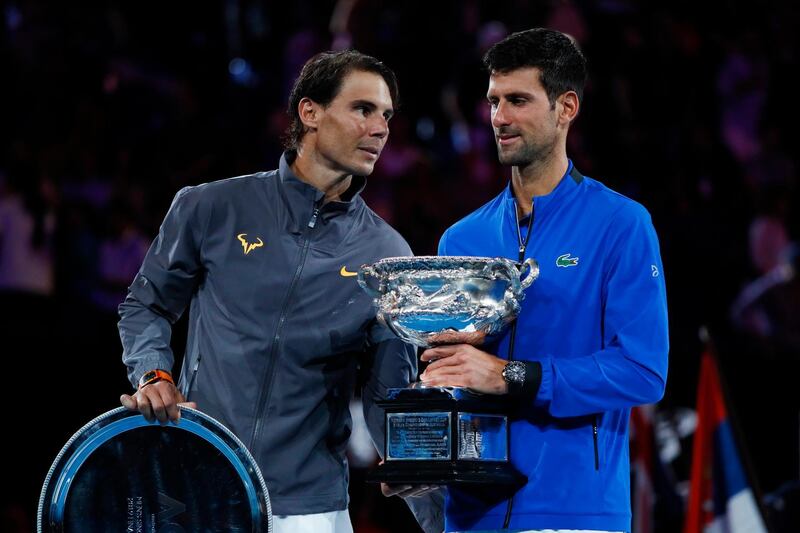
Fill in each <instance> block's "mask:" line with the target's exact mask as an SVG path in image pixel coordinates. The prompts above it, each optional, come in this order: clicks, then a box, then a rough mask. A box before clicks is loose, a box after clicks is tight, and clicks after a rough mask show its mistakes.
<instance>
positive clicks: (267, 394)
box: [248, 204, 320, 454]
mask: <svg viewBox="0 0 800 533" xmlns="http://www.w3.org/2000/svg"><path fill="white" fill-rule="evenodd" d="M319 211H320V206H319V205H317V204H314V211H313V212H312V214H311V219H310V220H309V221H308V225H307V227H308V230H307V231H306V236H305V241H304V242H303V251H302V252H301V254H300V262H299V264H298V265H297V269H296V270H295V272H294V277H293V278H292V282H291V283H290V284H289V290H287V291H286V296H285V297H284V299H283V305H282V306H281V314H280V317H279V318H278V325H277V326H276V328H275V336H274V337H273V339H272V348H271V349H270V352H269V364H268V365H267V371H266V373H265V374H264V379H263V380H262V381H261V383H262V385H261V391H260V392H259V395H258V409H257V410H256V420H255V425H254V426H253V435H252V437H251V439H250V445H249V446H248V448H249V449H250V452H251V453H253V454H255V453H257V452H256V449H255V443H256V442H258V438H259V437H260V435H261V427H262V426H263V418H264V411H265V410H266V408H267V406H268V405H269V402H270V400H271V398H272V382H273V380H274V379H275V366H276V363H277V361H276V353H277V351H278V345H279V344H280V340H281V329H283V324H284V323H285V322H286V313H287V308H288V307H289V302H290V301H291V296H292V293H293V292H294V287H295V285H297V280H298V279H300V274H302V273H303V267H304V266H305V263H306V257H307V256H308V248H309V245H310V244H311V230H312V229H314V226H316V224H317V217H318V216H319ZM265 383H266V384H267V386H266V387H265V386H264V384H265Z"/></svg>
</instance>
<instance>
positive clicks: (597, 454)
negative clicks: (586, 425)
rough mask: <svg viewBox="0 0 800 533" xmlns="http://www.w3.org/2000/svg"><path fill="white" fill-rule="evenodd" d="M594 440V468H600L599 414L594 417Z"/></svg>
mask: <svg viewBox="0 0 800 533" xmlns="http://www.w3.org/2000/svg"><path fill="white" fill-rule="evenodd" d="M592 440H594V469H595V470H600V452H599V450H598V449H597V415H594V418H593V419H592Z"/></svg>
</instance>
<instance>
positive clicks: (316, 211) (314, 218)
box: [308, 207, 319, 229]
mask: <svg viewBox="0 0 800 533" xmlns="http://www.w3.org/2000/svg"><path fill="white" fill-rule="evenodd" d="M318 216H319V207H315V208H314V212H313V213H311V220H309V221H308V227H309V228H312V229H313V228H314V226H316V225H317V217H318Z"/></svg>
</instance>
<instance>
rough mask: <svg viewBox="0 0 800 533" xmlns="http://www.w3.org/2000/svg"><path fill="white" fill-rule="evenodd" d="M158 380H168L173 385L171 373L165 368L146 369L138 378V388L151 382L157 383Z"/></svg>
mask: <svg viewBox="0 0 800 533" xmlns="http://www.w3.org/2000/svg"><path fill="white" fill-rule="evenodd" d="M159 381H169V382H170V383H172V384H173V385H174V384H175V381H174V380H173V379H172V375H171V374H170V373H169V372H167V371H166V370H160V369H156V370H148V371H147V372H145V373H144V374H142V377H141V379H139V390H142V388H144V387H145V386H147V385H150V384H151V383H158V382H159Z"/></svg>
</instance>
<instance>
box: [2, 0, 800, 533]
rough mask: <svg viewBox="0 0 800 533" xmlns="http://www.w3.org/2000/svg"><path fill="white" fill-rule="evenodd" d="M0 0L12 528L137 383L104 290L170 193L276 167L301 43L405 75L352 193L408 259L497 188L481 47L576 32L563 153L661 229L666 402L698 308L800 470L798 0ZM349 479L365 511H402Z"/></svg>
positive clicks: (6, 493)
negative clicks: (581, 86) (125, 362)
mask: <svg viewBox="0 0 800 533" xmlns="http://www.w3.org/2000/svg"><path fill="white" fill-rule="evenodd" d="M0 6H2V13H0V15H2V25H0V64H1V65H2V72H5V74H4V75H3V76H2V78H3V83H2V84H0V97H2V98H1V99H0V117H2V128H0V306H1V307H0V310H2V316H3V319H2V322H1V324H2V326H0V327H2V330H1V331H2V340H3V344H2V347H0V353H2V358H3V364H4V370H5V372H6V390H7V391H19V392H13V393H11V394H7V396H6V397H7V403H6V412H7V413H9V415H10V416H8V417H5V420H4V424H6V427H5V428H4V431H3V433H4V435H5V439H7V440H8V441H10V442H11V450H12V452H8V451H6V452H5V453H6V454H8V453H13V454H14V456H13V457H11V458H7V461H8V462H11V463H12V465H11V466H10V467H9V473H8V475H7V476H4V480H3V494H2V501H0V529H2V530H3V531H26V530H29V529H31V528H32V527H33V524H34V522H35V512H34V511H35V505H36V501H37V499H38V490H39V489H40V487H41V484H42V481H43V479H44V476H45V474H46V473H47V468H48V467H49V465H50V463H51V462H52V460H53V458H54V457H55V455H56V453H57V452H58V451H59V449H60V448H61V446H62V445H63V444H64V443H65V442H66V440H67V439H68V438H69V436H70V435H71V434H72V433H73V432H74V431H76V430H77V429H78V428H79V427H80V426H81V425H83V424H84V423H85V422H86V421H88V420H90V419H91V418H93V417H94V416H96V415H98V414H100V413H101V412H103V411H104V410H107V409H110V408H113V407H116V406H117V405H118V404H117V398H118V397H119V394H120V393H122V392H126V391H127V390H129V387H130V385H129V384H128V383H127V381H126V379H125V370H124V367H123V366H122V364H121V362H120V354H121V347H120V345H119V340H118V337H117V331H116V327H115V322H116V320H117V316H116V307H117V305H118V304H119V302H121V300H122V299H123V298H124V295H125V292H126V287H127V285H128V284H129V283H130V282H131V281H132V279H133V277H134V275H135V273H136V271H137V269H138V267H139V265H140V263H141V260H142V258H143V256H144V254H145V252H146V250H147V247H148V246H149V244H150V241H151V239H152V238H153V237H154V236H155V234H156V233H157V231H158V226H159V223H160V221H161V219H162V217H163V216H164V214H165V212H166V209H167V207H168V206H169V203H170V201H171V199H172V197H173V196H174V194H175V193H176V192H177V191H178V190H179V189H180V188H181V187H183V186H185V185H192V184H197V183H202V182H206V181H211V180H216V179H221V178H225V177H230V176H235V175H241V174H249V173H252V172H256V171H261V170H270V169H273V168H276V167H277V163H278V158H279V156H280V154H281V142H280V138H281V134H282V132H283V130H284V129H285V128H286V126H287V125H288V124H287V118H286V114H285V106H286V100H287V96H288V90H289V88H290V86H291V83H292V81H293V79H294V77H295V76H296V74H297V73H298V72H299V70H300V68H301V66H302V65H303V63H304V62H305V61H306V59H308V58H309V57H310V56H311V55H313V54H314V53H316V52H319V51H323V50H330V49H342V48H347V47H354V48H357V49H358V50H360V51H362V52H365V53H368V54H371V55H375V56H376V57H378V58H380V59H381V60H383V61H384V62H385V63H386V64H387V65H389V66H390V67H391V68H393V69H394V70H395V71H396V73H397V75H398V78H399V82H400V95H401V107H400V110H399V113H398V114H397V116H396V117H395V118H394V119H393V120H392V123H391V135H390V139H389V142H388V145H387V148H386V149H385V151H384V153H383V155H382V156H381V159H380V161H379V163H378V165H377V167H376V171H375V173H374V174H373V176H371V177H370V179H369V183H368V185H367V189H366V191H365V193H364V196H365V199H366V201H367V203H368V204H369V205H370V206H371V207H372V208H373V209H374V210H375V211H376V212H378V214H380V215H381V216H382V217H383V218H384V219H386V220H387V221H388V222H389V223H390V224H392V225H393V226H394V227H395V228H396V229H397V230H398V231H400V233H401V234H402V235H403V236H404V237H405V238H406V239H407V240H408V242H409V243H410V244H411V246H412V248H413V250H414V252H415V253H416V254H419V255H427V254H434V253H435V252H436V245H437V242H438V238H439V236H440V235H441V233H442V231H443V230H444V229H445V228H446V227H447V226H449V225H450V224H452V223H453V222H454V221H456V220H457V219H459V218H460V217H462V216H463V215H465V214H467V213H468V212H470V211H472V210H473V209H475V208H476V207H478V206H479V205H481V204H483V203H484V202H486V201H488V200H489V199H490V198H492V197H493V196H494V195H495V194H497V193H498V192H499V191H500V189H501V188H502V187H504V186H505V184H506V183H507V180H508V177H509V170H508V169H506V168H503V167H500V166H499V164H498V163H497V157H496V150H495V147H494V141H493V136H492V131H491V127H490V124H489V107H488V105H487V104H486V100H485V92H486V87H487V75H486V73H485V72H484V71H483V69H482V67H481V57H482V55H483V53H484V52H485V50H486V49H487V48H488V47H489V46H490V45H491V44H493V43H495V42H496V41H498V40H500V39H501V38H503V37H504V36H506V35H507V34H508V33H509V32H513V31H518V30H522V29H527V28H531V27H535V26H547V27H551V28H555V29H558V30H561V31H564V32H566V33H568V34H570V35H572V36H573V37H574V38H575V39H576V41H577V42H578V43H579V45H580V47H581V48H582V50H583V51H584V53H585V54H586V56H587V58H588V61H589V71H590V75H589V77H590V81H589V85H588V87H587V90H586V94H585V98H584V102H583V103H582V109H581V113H580V116H579V118H578V120H577V122H576V123H575V124H574V126H573V128H572V131H571V133H570V137H569V146H568V153H569V155H570V156H571V157H572V159H573V160H574V161H575V163H576V166H577V167H578V168H579V169H580V170H581V172H583V173H584V174H586V175H588V176H591V177H593V178H596V179H599V180H600V181H603V182H604V183H605V184H607V185H608V186H610V187H612V188H614V189H616V190H617V191H619V192H621V193H623V194H625V195H627V196H629V197H631V198H634V199H635V200H637V201H639V202H641V203H642V204H644V205H645V206H646V207H647V208H648V209H649V211H650V212H651V214H652V216H653V221H654V224H655V227H656V229H657V231H658V234H659V237H660V241H661V247H662V255H663V259H664V267H665V275H666V276H667V287H668V298H669V306H670V330H671V352H670V376H669V382H668V386H667V395H666V397H665V398H664V400H663V401H662V402H661V404H660V406H659V408H660V409H662V411H663V412H665V413H669V412H673V411H675V410H679V409H681V408H686V407H693V406H694V402H695V394H696V381H697V370H698V361H699V359H698V356H699V354H700V353H701V351H702V349H703V346H702V344H701V341H700V340H699V339H698V336H697V331H698V329H699V328H700V327H701V326H706V327H707V328H708V330H709V331H710V332H711V335H712V337H713V338H714V340H715V342H716V346H717V350H718V355H719V358H720V364H721V366H722V371H723V374H724V375H725V377H726V379H727V381H728V384H729V390H730V392H731V396H732V399H733V408H734V410H735V412H736V414H737V416H738V419H739V421H740V425H741V427H742V434H743V437H744V444H745V445H746V447H747V449H748V450H749V452H750V457H751V458H752V463H753V468H754V471H755V474H756V477H757V481H758V483H759V487H760V489H761V491H762V492H763V493H765V494H770V493H774V491H778V490H783V489H782V487H786V486H787V484H789V485H791V483H792V482H796V481H797V480H798V478H800V464H798V463H799V460H800V445H799V444H798V433H799V430H798V421H799V420H800V399H799V398H798V394H797V392H796V390H797V386H796V384H795V382H796V376H797V375H800V374H798V370H800V283H798V279H797V276H796V271H797V267H798V260H797V257H798V249H797V247H796V245H795V243H796V242H797V239H798V229H800V224H798V212H797V210H796V209H794V207H795V205H796V202H797V200H798V183H797V170H798V169H797V151H796V149H793V148H792V146H793V144H792V141H791V139H792V138H793V134H792V133H791V131H792V129H793V127H794V126H795V125H796V124H797V123H798V110H799V109H800V107H799V106H797V104H796V101H795V100H794V97H795V95H794V92H793V89H792V87H794V84H793V82H791V79H793V77H794V74H793V73H794V71H795V69H796V66H797V53H798V43H797V31H796V29H797V28H798V27H800V10H798V9H797V8H796V7H795V5H794V4H793V3H792V2H788V1H787V2H767V3H757V4H754V3H752V2H744V1H736V0H728V1H724V2H709V3H698V2H687V1H682V0H679V1H676V2H669V3H659V4H657V5H650V4H649V3H644V2H636V1H634V0H587V1H585V2H579V1H570V0H551V1H522V0H511V1H507V2H490V1H488V0H486V1H482V0H461V1H457V0H442V1H438V2H420V1H416V0H415V1H410V2H372V1H367V0H338V1H334V0H328V1H320V2H314V1H311V0H293V1H290V2H265V1H257V0H221V1H209V2H188V1H186V0H176V1H171V2H154V1H149V0H144V1H140V2H124V1H121V0H110V1H105V2H96V1H89V2H82V3H81V5H80V7H78V6H77V5H75V4H72V3H56V2H47V1H45V0H6V1H5V2H3V3H2V4H0ZM181 337H182V335H181V333H180V327H179V332H178V333H176V334H175V335H174V338H173V344H174V346H175V350H176V355H177V356H178V357H180V354H181V353H182V347H181V343H182V338H181ZM9 382H11V383H13V385H11V386H9ZM4 449H6V450H8V449H9V448H6V447H4ZM367 455H368V456H369V454H367ZM354 459H355V457H354ZM370 460H372V459H367V460H366V461H364V460H361V461H359V460H355V461H354V462H355V463H356V464H357V466H361V467H363V466H366V464H368V463H369V461H370ZM675 468H676V471H677V475H678V476H679V477H680V478H681V479H686V475H687V473H686V471H685V467H684V466H682V465H681V464H680V463H679V462H678V463H676V465H675ZM361 476H363V471H362V470H361V469H360V468H356V469H354V473H353V483H352V493H353V494H352V496H353V505H352V506H351V512H352V513H353V515H354V523H355V524H356V527H357V530H358V531H375V532H377V531H407V530H408V531H410V530H413V527H414V525H413V520H412V519H411V518H410V515H408V513H407V511H406V510H405V509H404V507H403V505H402V503H399V502H396V501H394V500H396V498H395V499H392V500H384V499H383V498H382V497H381V496H379V495H378V493H377V489H376V488H375V487H374V486H365V485H364V484H363V483H361V481H360V478H361ZM666 527H667V526H662V531H671V529H666Z"/></svg>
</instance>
